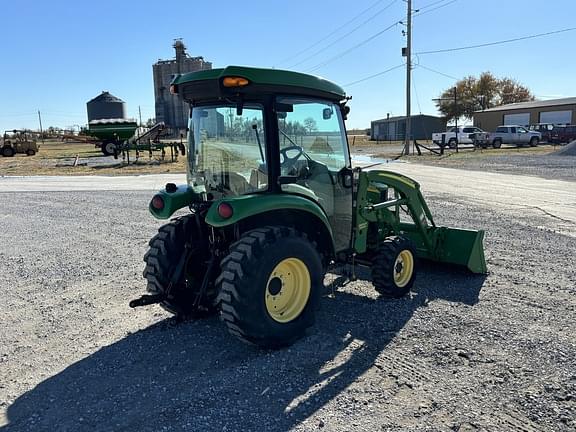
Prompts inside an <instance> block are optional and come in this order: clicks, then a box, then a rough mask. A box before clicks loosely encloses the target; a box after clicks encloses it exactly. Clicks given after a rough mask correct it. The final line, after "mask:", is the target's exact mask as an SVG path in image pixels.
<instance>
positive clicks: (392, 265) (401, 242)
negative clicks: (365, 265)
mask: <svg viewBox="0 0 576 432" xmlns="http://www.w3.org/2000/svg"><path fill="white" fill-rule="evenodd" d="M415 279H416V250H415V248H414V245H413V243H412V242H411V241H410V240H409V239H407V238H406V237H402V236H392V237H387V238H385V239H384V241H383V242H382V244H381V245H380V246H379V248H378V251H377V252H376V256H375V257H374V259H373V262H372V283H373V284H374V288H376V291H378V292H379V293H380V295H381V296H382V297H385V298H400V297H403V296H404V295H406V294H408V292H410V289H411V288H412V285H414V280H415Z"/></svg>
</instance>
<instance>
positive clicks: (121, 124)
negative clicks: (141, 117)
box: [88, 119, 138, 156]
mask: <svg viewBox="0 0 576 432" xmlns="http://www.w3.org/2000/svg"><path fill="white" fill-rule="evenodd" d="M137 129H138V123H136V122H135V121H132V120H126V119H103V120H92V121H91V122H90V123H89V124H88V135H90V136H93V137H95V138H98V139H99V140H100V142H99V143H98V144H96V146H97V147H99V148H100V150H102V153H104V155H105V156H111V155H113V154H115V153H118V150H119V148H120V145H121V144H122V143H123V142H124V141H127V140H129V139H130V138H132V137H134V134H135V133H136V130H137Z"/></svg>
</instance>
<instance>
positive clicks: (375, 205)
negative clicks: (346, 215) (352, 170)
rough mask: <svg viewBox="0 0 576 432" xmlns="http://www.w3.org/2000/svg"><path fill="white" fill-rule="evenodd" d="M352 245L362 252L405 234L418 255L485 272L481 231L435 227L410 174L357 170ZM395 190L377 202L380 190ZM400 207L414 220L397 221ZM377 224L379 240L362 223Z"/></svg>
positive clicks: (417, 185) (418, 187)
mask: <svg viewBox="0 0 576 432" xmlns="http://www.w3.org/2000/svg"><path fill="white" fill-rule="evenodd" d="M358 181H359V188H358V205H357V208H356V220H357V222H356V228H355V237H354V248H355V250H356V252H357V253H364V252H366V251H367V250H368V249H369V248H370V243H369V240H372V244H377V241H376V242H375V241H374V240H378V241H380V240H382V239H383V238H384V237H386V236H388V235H404V236H406V237H409V238H410V239H411V240H412V241H413V242H414V244H415V245H416V251H417V254H418V256H419V257H420V258H425V259H430V260H433V261H438V262H443V263H450V264H457V265H463V266H466V267H468V269H469V270H470V271H472V272H474V273H486V272H487V267H486V260H485V258H484V248H483V244H482V241H483V239H484V231H482V230H480V231H473V230H465V229H458V228H447V227H437V226H436V224H435V223H434V220H433V218H432V214H431V213H430V210H429V209H428V206H427V205H426V202H425V200H424V197H423V196H422V193H421V192H420V185H419V184H418V183H417V182H416V181H414V180H412V179H410V178H409V177H406V176H403V175H401V174H397V173H394V172H391V171H365V172H360V176H359V179H358ZM389 188H392V189H394V190H395V191H396V192H397V194H398V196H393V197H392V196H389V197H388V199H387V201H386V202H384V203H382V202H380V193H379V192H380V191H384V190H387V189H389ZM400 206H405V207H406V208H407V209H408V212H409V214H410V216H411V218H412V221H413V223H407V222H401V221H400V208H399V207H400ZM367 222H368V223H373V224H376V226H377V227H378V239H368V237H367V232H368V230H367V229H366V228H365V223H367Z"/></svg>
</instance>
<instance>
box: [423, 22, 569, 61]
mask: <svg viewBox="0 0 576 432" xmlns="http://www.w3.org/2000/svg"><path fill="white" fill-rule="evenodd" d="M574 30H576V27H571V28H566V29H562V30H555V31H551V32H546V33H538V34H533V35H529V36H522V37H518V38H514V39H505V40H501V41H496V42H488V43H483V44H478V45H468V46H463V47H458V48H446V49H441V50H434V51H420V52H417V53H416V54H417V55H424V54H438V53H445V52H453V51H463V50H469V49H475V48H483V47H487V46H494V45H503V44H507V43H512V42H518V41H522V40H526V39H535V38H539V37H543V36H550V35H553V34H558V33H565V32H569V31H574Z"/></svg>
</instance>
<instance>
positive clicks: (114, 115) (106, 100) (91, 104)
mask: <svg viewBox="0 0 576 432" xmlns="http://www.w3.org/2000/svg"><path fill="white" fill-rule="evenodd" d="M86 110H87V111H88V123H90V122H91V121H92V120H101V119H123V118H126V104H125V103H124V101H123V100H122V99H119V98H117V97H116V96H114V95H111V94H110V93H108V92H107V91H103V92H102V93H101V94H100V95H98V96H96V97H95V98H94V99H91V100H89V101H88V102H87V103H86Z"/></svg>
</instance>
